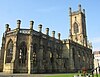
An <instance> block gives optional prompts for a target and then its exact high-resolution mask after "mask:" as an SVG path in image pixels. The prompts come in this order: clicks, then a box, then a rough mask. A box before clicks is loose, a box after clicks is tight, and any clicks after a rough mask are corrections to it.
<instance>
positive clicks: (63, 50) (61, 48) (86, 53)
mask: <svg viewBox="0 0 100 77" xmlns="http://www.w3.org/2000/svg"><path fill="white" fill-rule="evenodd" d="M69 12H70V28H71V29H70V36H69V39H65V40H61V39H60V33H58V39H56V38H55V31H52V36H49V28H46V33H45V34H44V33H42V25H41V24H40V25H39V31H36V30H34V29H33V24H34V21H30V29H22V28H20V26H21V21H20V20H17V28H16V29H14V30H11V28H9V25H8V24H6V31H5V32H4V35H3V38H2V47H1V55H2V56H1V59H2V67H3V69H2V70H3V72H5V73H29V74H30V73H50V72H52V73H55V72H75V71H78V70H81V69H82V68H87V69H92V68H93V56H92V50H91V48H89V47H90V45H89V44H88V43H87V34H86V23H85V11H84V12H82V11H81V7H80V6H79V11H77V12H72V11H71V8H70V11H69Z"/></svg>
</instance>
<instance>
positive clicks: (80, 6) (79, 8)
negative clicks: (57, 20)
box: [78, 4, 81, 12]
mask: <svg viewBox="0 0 100 77" xmlns="http://www.w3.org/2000/svg"><path fill="white" fill-rule="evenodd" d="M78 7H79V11H80V12H81V4H79V5H78Z"/></svg>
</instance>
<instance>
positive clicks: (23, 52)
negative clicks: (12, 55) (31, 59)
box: [18, 42, 27, 65]
mask: <svg viewBox="0 0 100 77" xmlns="http://www.w3.org/2000/svg"><path fill="white" fill-rule="evenodd" d="M18 57H19V65H24V64H25V63H26V60H27V46H26V43H25V42H22V43H21V44H20V48H19V56H18Z"/></svg>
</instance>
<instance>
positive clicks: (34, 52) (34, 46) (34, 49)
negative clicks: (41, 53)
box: [32, 43, 37, 66]
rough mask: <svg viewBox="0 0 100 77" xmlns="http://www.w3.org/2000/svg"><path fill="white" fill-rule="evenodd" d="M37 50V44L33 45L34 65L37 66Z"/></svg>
mask: <svg viewBox="0 0 100 77" xmlns="http://www.w3.org/2000/svg"><path fill="white" fill-rule="evenodd" d="M36 52H37V44H36V43H35V44H34V45H33V55H32V56H33V65H34V66H36Z"/></svg>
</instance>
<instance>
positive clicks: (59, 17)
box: [0, 0, 100, 51]
mask: <svg viewBox="0 0 100 77" xmlns="http://www.w3.org/2000/svg"><path fill="white" fill-rule="evenodd" d="M79 4H81V5H82V8H83V9H85V10H86V25H87V26H86V27H87V35H88V40H89V41H91V42H92V45H93V51H94V50H95V51H96V50H100V19H99V18H100V9H99V8H100V0H96V1H95V0H91V1H90V0H1V1H0V47H1V40H2V34H3V32H4V31H5V24H9V25H10V27H11V29H15V28H16V21H17V20H18V19H20V20H21V28H29V21H30V20H34V22H35V23H34V29H35V30H37V31H38V25H39V24H42V25H43V33H45V28H47V27H48V28H49V29H50V34H49V35H51V32H52V31H53V30H55V31H56V35H57V33H58V32H60V33H61V39H67V38H68V36H69V28H70V24H69V11H68V9H69V7H72V10H73V11H75V10H78V5H79Z"/></svg>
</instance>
